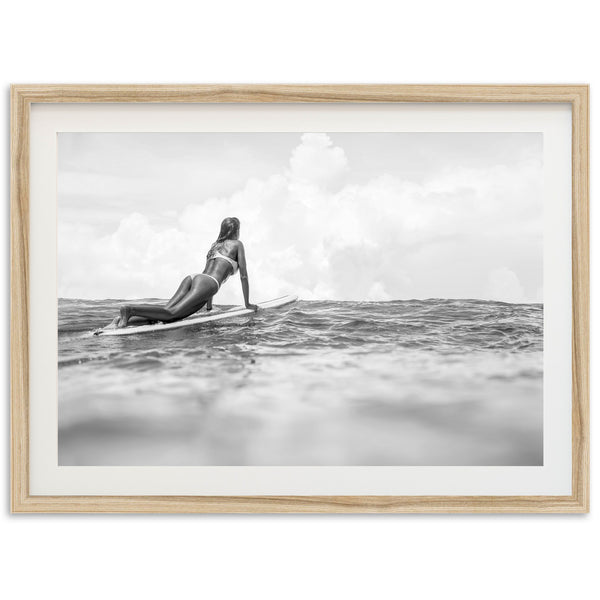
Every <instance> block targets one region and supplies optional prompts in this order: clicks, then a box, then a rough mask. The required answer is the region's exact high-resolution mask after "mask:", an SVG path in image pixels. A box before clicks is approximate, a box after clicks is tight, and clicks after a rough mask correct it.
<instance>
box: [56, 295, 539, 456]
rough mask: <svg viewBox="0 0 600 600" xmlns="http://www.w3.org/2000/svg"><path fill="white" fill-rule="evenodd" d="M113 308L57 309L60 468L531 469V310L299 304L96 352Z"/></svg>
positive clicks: (92, 303)
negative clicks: (99, 330) (96, 334)
mask: <svg viewBox="0 0 600 600" xmlns="http://www.w3.org/2000/svg"><path fill="white" fill-rule="evenodd" d="M122 302H123V301H121V300H76V299H60V300H59V305H58V424H59V431H58V456H59V465H135V466H142V465H152V466H161V465H306V466H313V465H322V466H325V465H328V466H339V465H370V466H375V465H381V466H383V465H414V466H426V465H430V466H434V465H440V466H441V465H465V466H468V465H472V466H475V465H541V464H543V451H542V450H543V448H542V417H543V415H542V412H543V410H542V409H543V397H542V375H543V306H542V305H541V304H506V303H502V302H490V301H483V300H444V299H430V300H405V301H391V302H331V301H327V302H307V301H299V302H297V303H296V304H294V305H291V306H287V307H284V308H282V309H274V310H266V311H259V312H258V313H257V314H256V315H254V316H250V317H240V318H238V319H235V320H231V321H221V322H215V323H206V324H204V325H202V326H199V327H197V328H190V329H179V330H173V331H166V332H157V333H149V334H143V335H133V336H125V337H102V336H99V337H94V336H92V335H91V331H92V330H93V329H95V328H97V327H102V326H104V325H106V324H107V323H108V322H109V321H110V320H111V319H112V318H113V317H114V316H115V315H116V314H118V307H119V305H120V304H121V303H122ZM127 302H129V303H134V302H137V301H132V300H128V301H127ZM139 302H144V303H146V302H164V301H158V300H156V299H154V300H153V299H140V300H139Z"/></svg>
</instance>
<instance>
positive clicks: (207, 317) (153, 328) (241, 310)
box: [94, 296, 298, 335]
mask: <svg viewBox="0 0 600 600" xmlns="http://www.w3.org/2000/svg"><path fill="white" fill-rule="evenodd" d="M296 300H298V296H282V297H281V298H276V299H275V300H269V301H268V302H259V303H258V307H259V310H264V309H267V308H280V307H282V306H286V305H287V304H292V303H294V302H296ZM252 314H254V311H253V310H252V309H250V308H245V307H244V306H237V307H234V308H230V309H229V310H224V311H223V312H217V313H213V314H211V313H206V312H203V313H202V315H192V316H190V317H187V319H182V320H181V321H174V322H173V323H155V324H154V325H137V326H136V325H131V326H129V327H123V328H121V329H106V328H102V329H97V330H96V331H94V335H137V334H138V333H152V332H157V331H169V330H170V329H181V328H182V327H193V326H194V325H201V324H202V323H210V322H213V321H222V320H224V319H233V318H235V317H243V316H246V315H252Z"/></svg>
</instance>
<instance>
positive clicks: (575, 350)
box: [10, 84, 589, 513]
mask: <svg viewBox="0 0 600 600" xmlns="http://www.w3.org/2000/svg"><path fill="white" fill-rule="evenodd" d="M65 102H68V103H79V102H102V103H114V102H138V103H148V102H154V103H157V102H188V103H189V102H193V103H212V102H236V103H246V102H253V103H256V102H267V103H268V102H280V103H281V102H309V103H310V102H331V103H333V102H349V103H364V102H368V103H382V102H469V103H470V102H485V103H487V102H499V103H503V102H544V103H546V102H553V103H569V104H570V105H571V108H572V306H573V312H572V390H573V394H572V493H571V495H570V496H33V495H31V494H30V493H29V376H30V374H29V277H30V275H29V144H30V140H29V135H30V128H29V123H30V108H31V104H32V103H65ZM11 260H12V263H11V344H10V348H11V508H12V511H13V512H16V513H38V512H39V513H56V512H107V513H116V512H120V513H126V512H137V513H159V512H165V513H240V512H247V513H323V512H329V513H491V512H494V513H529V512H537V513H581V512H588V511H589V88H588V86H587V85H395V84H392V85H13V86H12V87H11Z"/></svg>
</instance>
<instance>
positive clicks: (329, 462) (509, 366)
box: [11, 85, 589, 513]
mask: <svg viewBox="0 0 600 600" xmlns="http://www.w3.org/2000/svg"><path fill="white" fill-rule="evenodd" d="M588 106H589V104H588V87H587V86H585V85H521V86H509V85H481V86H472V85H464V86H463V85H181V86H180V85H15V86H13V87H12V112H11V154H12V164H11V248H12V270H11V334H12V335H11V381H12V384H11V406H12V410H11V439H12V510H13V512H19V513H20V512H172V513H176V512H177V513H179V512H190V513H192V512H196V513H203V512H216V513H233V512H254V513H273V512H303V513H316V512H339V513H341V512H345V513H352V512H355V513H358V512H369V513H378V512H381V513H393V512H396V513H402V512H432V513H433V512H436V513H439V512H501V513H514V512H564V513H580V512H587V511H588V510H589V392H588V377H589V273H588V269H589V232H588V204H589V201H588V157H589V147H588V137H589V136H588V127H589V126H588V123H589V116H588Z"/></svg>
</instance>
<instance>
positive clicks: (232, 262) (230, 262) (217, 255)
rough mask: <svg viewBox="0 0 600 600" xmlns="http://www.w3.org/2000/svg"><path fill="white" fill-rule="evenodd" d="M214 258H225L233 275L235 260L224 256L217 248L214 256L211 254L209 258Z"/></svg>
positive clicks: (236, 266)
mask: <svg viewBox="0 0 600 600" xmlns="http://www.w3.org/2000/svg"><path fill="white" fill-rule="evenodd" d="M215 258H222V259H224V260H226V261H227V262H228V263H229V264H230V265H231V268H232V269H233V271H232V272H231V274H232V275H235V274H236V273H237V271H238V264H237V262H236V261H235V260H233V258H229V256H225V255H224V254H221V253H220V252H219V251H218V250H217V251H215V254H214V256H211V258H210V259H209V260H214V259H215Z"/></svg>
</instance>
